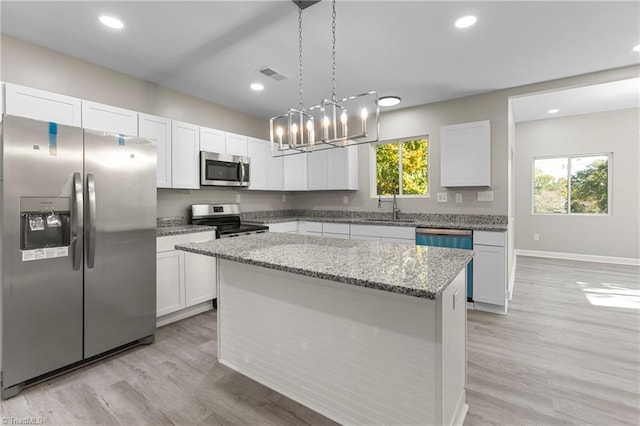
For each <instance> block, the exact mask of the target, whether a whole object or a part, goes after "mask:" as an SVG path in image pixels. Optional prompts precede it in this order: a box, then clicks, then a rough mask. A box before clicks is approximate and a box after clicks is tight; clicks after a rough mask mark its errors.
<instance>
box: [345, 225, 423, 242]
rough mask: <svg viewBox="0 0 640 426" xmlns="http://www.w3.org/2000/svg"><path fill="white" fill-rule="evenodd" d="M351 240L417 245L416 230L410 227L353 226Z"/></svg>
mask: <svg viewBox="0 0 640 426" xmlns="http://www.w3.org/2000/svg"><path fill="white" fill-rule="evenodd" d="M351 239H352V240H368V241H381V242H387V243H413V244H415V240H416V228H414V227H410V226H385V225H351Z"/></svg>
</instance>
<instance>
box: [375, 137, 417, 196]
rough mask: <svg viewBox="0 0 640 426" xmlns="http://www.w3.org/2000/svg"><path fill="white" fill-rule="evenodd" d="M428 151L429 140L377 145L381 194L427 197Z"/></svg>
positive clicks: (378, 180)
mask: <svg viewBox="0 0 640 426" xmlns="http://www.w3.org/2000/svg"><path fill="white" fill-rule="evenodd" d="M427 148H428V142H427V138H422V139H415V140H407V141H402V142H390V143H381V144H378V145H376V146H375V150H376V189H377V195H393V194H394V193H396V194H399V195H427V194H428V193H429V192H428V191H429V185H428V176H429V174H428V163H427V152H428V151H427Z"/></svg>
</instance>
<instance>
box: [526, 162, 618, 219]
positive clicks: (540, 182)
mask: <svg viewBox="0 0 640 426" xmlns="http://www.w3.org/2000/svg"><path fill="white" fill-rule="evenodd" d="M533 212H534V213H542V214H571V213H577V214H607V213H608V212H609V155H607V154H603V155H581V156H567V157H556V158H537V159H534V162H533Z"/></svg>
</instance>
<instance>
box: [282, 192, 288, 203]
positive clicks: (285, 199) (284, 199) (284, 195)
mask: <svg viewBox="0 0 640 426" xmlns="http://www.w3.org/2000/svg"><path fill="white" fill-rule="evenodd" d="M282 202H283V203H286V202H287V195H286V194H282Z"/></svg>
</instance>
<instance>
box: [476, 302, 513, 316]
mask: <svg viewBox="0 0 640 426" xmlns="http://www.w3.org/2000/svg"><path fill="white" fill-rule="evenodd" d="M504 303H505V305H504V306H500V305H494V304H491V303H482V302H473V310H474V311H483V312H491V313H492V314H500V315H507V309H508V303H509V302H508V301H506V300H505V301H504Z"/></svg>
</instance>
